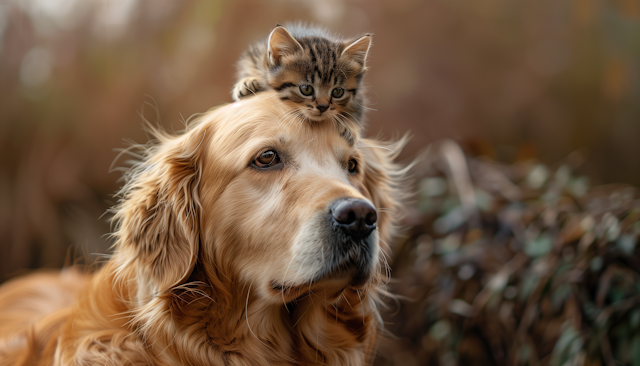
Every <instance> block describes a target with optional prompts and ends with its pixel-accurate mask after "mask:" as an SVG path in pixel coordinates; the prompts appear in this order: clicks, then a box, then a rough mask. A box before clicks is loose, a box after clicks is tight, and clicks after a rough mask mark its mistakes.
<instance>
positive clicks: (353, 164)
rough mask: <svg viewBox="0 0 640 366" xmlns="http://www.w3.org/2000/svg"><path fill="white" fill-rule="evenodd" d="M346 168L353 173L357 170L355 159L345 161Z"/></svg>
mask: <svg viewBox="0 0 640 366" xmlns="http://www.w3.org/2000/svg"><path fill="white" fill-rule="evenodd" d="M347 169H349V173H351V174H355V173H356V172H357V171H358V162H357V161H356V160H355V159H351V160H349V163H347Z"/></svg>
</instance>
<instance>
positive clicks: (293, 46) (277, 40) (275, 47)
mask: <svg viewBox="0 0 640 366" xmlns="http://www.w3.org/2000/svg"><path fill="white" fill-rule="evenodd" d="M301 51H302V46H301V45H300V43H298V41H296V39H295V38H293V36H292V35H291V33H289V31H287V30H286V29H285V28H284V27H283V26H281V25H278V26H276V27H275V28H274V29H273V30H272V31H271V34H270V35H269V42H268V53H267V54H268V57H269V62H270V63H271V64H272V65H278V64H280V60H281V59H282V57H284V56H288V55H295V54H296V53H298V52H301Z"/></svg>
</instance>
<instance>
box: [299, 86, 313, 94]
mask: <svg viewBox="0 0 640 366" xmlns="http://www.w3.org/2000/svg"><path fill="white" fill-rule="evenodd" d="M300 93H302V95H306V96H309V95H311V94H313V87H312V86H311V85H300Z"/></svg>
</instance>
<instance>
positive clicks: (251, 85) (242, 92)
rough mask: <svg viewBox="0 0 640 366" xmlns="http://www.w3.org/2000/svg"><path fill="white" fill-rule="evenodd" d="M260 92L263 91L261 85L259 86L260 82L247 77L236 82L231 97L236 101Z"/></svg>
mask: <svg viewBox="0 0 640 366" xmlns="http://www.w3.org/2000/svg"><path fill="white" fill-rule="evenodd" d="M261 90H263V89H262V85H260V81H259V80H258V79H256V78H252V77H248V78H244V79H242V80H240V81H238V82H237V83H236V85H234V86H233V91H232V92H231V97H232V98H233V100H234V101H237V100H240V99H242V98H244V97H246V96H247V95H253V94H255V93H257V92H259V91H261Z"/></svg>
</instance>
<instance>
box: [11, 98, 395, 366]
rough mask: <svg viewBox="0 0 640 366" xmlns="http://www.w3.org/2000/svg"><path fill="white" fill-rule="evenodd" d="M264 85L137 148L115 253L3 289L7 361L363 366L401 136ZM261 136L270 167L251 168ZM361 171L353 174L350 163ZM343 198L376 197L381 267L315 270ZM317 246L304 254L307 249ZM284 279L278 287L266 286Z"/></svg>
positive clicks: (371, 341) (369, 349)
mask: <svg viewBox="0 0 640 366" xmlns="http://www.w3.org/2000/svg"><path fill="white" fill-rule="evenodd" d="M288 112H289V110H288V109H287V107H286V106H285V105H282V104H278V100H277V97H276V94H275V92H272V91H266V92H264V93H261V94H260V95H258V96H255V97H250V98H246V99H243V100H242V101H240V102H236V103H233V104H230V105H226V106H223V107H220V108H217V109H214V110H212V111H210V112H207V113H205V114H203V115H202V116H200V117H198V118H197V119H196V120H195V121H194V122H192V123H191V124H190V125H189V127H188V129H187V130H186V131H185V132H184V133H182V134H180V135H178V136H169V135H168V134H166V133H162V132H159V131H155V135H156V138H157V140H158V142H157V143H156V144H155V145H154V146H153V147H146V148H145V149H144V157H143V159H142V161H140V162H139V163H138V164H136V165H135V166H133V167H132V168H131V170H130V171H129V172H128V173H127V174H126V184H125V186H124V188H123V189H122V191H121V192H120V194H119V197H120V203H119V205H118V206H117V207H116V208H115V218H114V220H115V223H116V227H115V231H114V234H113V236H114V238H115V244H114V253H113V255H112V256H111V257H110V258H109V260H108V261H107V262H106V263H105V264H104V265H103V266H102V267H101V268H100V269H99V270H98V271H97V272H96V273H94V274H82V273H80V272H78V271H76V270H74V269H73V268H70V269H67V270H64V271H62V272H57V273H41V274H33V275H31V276H27V277H24V278H19V279H16V280H13V281H11V282H9V283H7V284H5V285H4V286H3V287H1V288H0V365H43V366H44V365H363V364H366V363H368V362H370V361H371V358H372V353H373V350H374V346H375V339H376V331H377V329H378V328H379V327H380V326H381V323H380V320H379V315H378V309H377V302H376V301H377V296H378V293H379V292H380V290H381V289H382V288H383V286H384V281H385V280H386V271H385V266H384V263H385V260H386V259H385V257H386V255H387V253H388V250H389V248H388V246H387V245H386V242H388V240H389V237H390V236H391V235H392V234H393V233H392V231H393V217H392V215H391V212H393V211H394V210H396V209H397V205H398V194H399V190H398V188H397V179H398V178H399V176H400V175H401V174H402V172H401V171H400V170H399V169H398V167H397V166H396V165H394V164H393V163H392V160H393V158H394V157H395V154H394V153H393V152H390V151H391V150H394V149H396V148H397V149H399V148H400V147H401V146H400V145H401V143H397V144H395V145H392V144H384V143H382V142H380V141H374V140H368V139H365V138H360V137H356V140H355V143H354V144H353V145H351V144H349V142H348V141H347V140H346V139H345V138H344V137H343V136H341V134H340V130H341V129H342V128H343V127H340V128H338V126H335V125H333V124H330V123H319V124H310V123H308V122H302V121H300V120H298V119H295V118H294V117H291V118H289V117H287V116H289V113H288ZM265 148H272V149H276V150H277V151H279V152H281V153H282V154H283V156H284V157H285V158H284V160H286V162H285V165H284V168H283V169H281V170H277V171H268V172H266V171H259V170H256V169H254V168H252V167H251V166H250V163H251V161H253V159H255V157H256V155H257V154H259V153H260V152H261V151H263V150H264V149H265ZM349 159H356V160H357V161H358V164H359V166H360V167H361V170H359V171H358V172H357V173H356V174H353V175H350V174H348V173H347V172H346V169H345V163H346V161H348V160H349ZM340 197H354V198H362V199H368V200H370V201H371V202H372V203H373V204H374V205H375V207H376V208H377V209H378V222H377V230H375V231H374V232H373V234H371V236H372V238H373V239H372V240H373V241H374V242H373V243H374V245H375V248H376V256H377V257H376V258H377V259H376V262H375V263H377V264H376V265H375V267H374V268H373V270H372V271H371V273H370V277H369V279H368V281H366V282H365V283H364V284H353V283H351V282H350V281H351V277H350V276H351V272H349V271H343V272H340V273H339V274H335V273H334V274H330V275H327V276H324V277H322V278H320V279H319V280H318V279H314V277H313V276H315V275H317V273H313V272H314V271H316V272H317V270H318V268H320V267H318V266H319V264H318V263H315V262H314V263H312V262H306V259H308V258H315V257H313V256H312V255H311V254H313V253H319V252H318V251H319V250H321V249H322V250H324V248H325V246H326V243H323V242H322V234H321V231H319V229H318V222H319V221H318V217H322V215H326V214H327V207H328V205H329V204H330V203H331V202H332V201H334V200H335V199H337V198H340ZM310 253H311V254H310ZM274 283H278V284H280V285H281V286H279V287H278V286H275V285H274Z"/></svg>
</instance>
